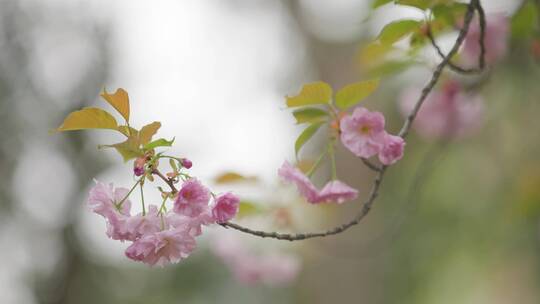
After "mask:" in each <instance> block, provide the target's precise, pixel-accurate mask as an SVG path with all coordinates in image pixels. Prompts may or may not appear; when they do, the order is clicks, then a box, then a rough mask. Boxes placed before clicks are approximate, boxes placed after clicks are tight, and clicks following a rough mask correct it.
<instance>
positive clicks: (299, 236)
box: [152, 0, 480, 241]
mask: <svg viewBox="0 0 540 304" xmlns="http://www.w3.org/2000/svg"><path fill="white" fill-rule="evenodd" d="M479 6H480V2H479V0H471V1H470V2H469V4H468V6H467V12H466V14H465V20H464V23H463V28H462V29H461V30H460V32H459V35H458V37H457V39H456V41H455V43H454V46H453V47H452V49H451V50H450V52H449V53H448V54H447V55H446V56H444V57H443V60H442V61H441V62H440V63H439V65H437V67H436V68H435V71H434V72H433V75H432V77H431V79H430V81H429V82H428V83H427V84H426V86H425V87H424V88H423V90H422V93H421V95H420V97H419V98H418V101H417V102H416V104H415V106H414V108H413V110H412V111H411V113H410V114H409V115H408V116H407V118H406V119H405V122H404V123H403V126H402V128H401V130H400V132H399V136H401V137H402V138H405V137H406V136H407V134H408V132H409V129H410V128H411V124H412V122H413V121H414V119H415V118H416V115H417V114H418V111H419V110H420V107H421V106H422V104H423V103H424V101H425V100H426V98H427V96H428V95H429V93H430V92H431V91H432V90H433V88H434V87H435V85H436V84H437V82H438V80H439V78H440V76H441V73H442V72H443V70H444V68H445V67H447V66H449V63H450V58H452V57H453V56H454V55H455V54H456V53H457V51H458V50H459V47H460V46H461V44H462V43H463V40H464V39H465V36H466V35H467V32H468V31H469V26H470V24H471V21H472V18H473V15H474V10H475V8H476V7H479ZM364 164H366V165H367V166H368V167H370V168H372V166H370V165H372V164H371V163H370V162H367V163H366V162H364ZM368 164H369V165H368ZM373 167H374V168H377V174H376V176H375V179H374V181H373V184H372V186H371V191H370V193H369V196H368V198H367V199H366V200H365V201H364V203H363V204H362V209H361V210H360V212H359V213H358V214H357V215H356V216H355V217H354V218H353V219H352V220H350V221H349V222H346V223H344V224H342V225H339V226H336V227H334V228H332V229H329V230H326V231H322V232H310V233H292V234H289V233H278V232H267V231H260V230H253V229H250V228H247V227H244V226H241V225H238V224H235V223H231V222H226V223H222V224H220V225H221V226H222V227H224V228H231V229H235V230H238V231H241V232H244V233H247V234H251V235H254V236H258V237H262V238H273V239H278V240H287V241H299V240H305V239H310V238H315V237H325V236H329V235H334V234H339V233H342V232H344V231H346V230H347V229H349V228H350V227H352V226H355V225H357V224H358V223H360V221H361V220H362V219H363V218H364V217H365V216H366V215H367V214H368V213H369V211H370V210H371V207H372V206H373V203H374V202H375V199H376V198H377V196H378V195H379V189H380V187H381V184H382V181H383V176H384V173H385V172H386V169H387V168H388V166H385V165H382V166H381V167H377V166H375V165H373ZM372 169H373V168H372ZM152 173H153V174H156V175H158V176H159V177H160V178H161V179H163V180H164V181H165V182H166V183H167V184H168V185H169V186H170V187H171V189H172V190H173V191H175V192H176V191H177V190H176V188H175V187H174V184H172V182H171V181H170V180H169V179H167V178H166V177H165V176H163V174H161V173H160V172H159V171H157V170H154V171H153V172H152Z"/></svg>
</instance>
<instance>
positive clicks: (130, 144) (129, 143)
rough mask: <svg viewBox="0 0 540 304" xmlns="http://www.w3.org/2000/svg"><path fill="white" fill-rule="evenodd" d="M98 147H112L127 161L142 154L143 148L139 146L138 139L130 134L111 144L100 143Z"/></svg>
mask: <svg viewBox="0 0 540 304" xmlns="http://www.w3.org/2000/svg"><path fill="white" fill-rule="evenodd" d="M99 148H100V149H101V148H114V149H116V151H118V153H120V155H122V158H123V159H124V161H128V160H130V159H133V158H137V157H139V156H142V155H144V152H143V150H142V149H141V148H140V145H139V141H138V139H137V137H136V136H131V137H128V139H126V141H123V142H121V143H117V144H113V145H100V146H99Z"/></svg>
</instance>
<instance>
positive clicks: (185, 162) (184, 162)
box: [182, 158, 193, 169]
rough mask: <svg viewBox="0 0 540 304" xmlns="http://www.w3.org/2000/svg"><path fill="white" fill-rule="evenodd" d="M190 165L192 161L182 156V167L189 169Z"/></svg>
mask: <svg viewBox="0 0 540 304" xmlns="http://www.w3.org/2000/svg"><path fill="white" fill-rule="evenodd" d="M191 166H193V163H192V162H191V161H190V160H189V159H187V158H182V167H184V168H186V169H189V168H191Z"/></svg>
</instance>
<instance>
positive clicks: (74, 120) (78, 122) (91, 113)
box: [56, 108, 118, 132]
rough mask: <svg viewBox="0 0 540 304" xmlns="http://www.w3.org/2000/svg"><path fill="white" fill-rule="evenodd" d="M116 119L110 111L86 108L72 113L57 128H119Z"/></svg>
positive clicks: (65, 129) (58, 129)
mask: <svg viewBox="0 0 540 304" xmlns="http://www.w3.org/2000/svg"><path fill="white" fill-rule="evenodd" d="M117 128H118V124H117V123H116V119H114V117H113V116H112V115H111V114H109V112H107V111H105V110H102V109H98V108H84V109H82V110H79V111H75V112H72V113H70V114H69V115H68V116H67V117H66V119H65V120H64V122H63V123H62V125H61V126H60V127H58V128H57V129H56V131H57V132H61V131H75V130H85V129H111V130H117Z"/></svg>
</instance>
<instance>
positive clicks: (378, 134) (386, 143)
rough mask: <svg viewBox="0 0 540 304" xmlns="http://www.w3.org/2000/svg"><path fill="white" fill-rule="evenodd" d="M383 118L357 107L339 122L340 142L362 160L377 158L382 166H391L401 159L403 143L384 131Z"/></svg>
mask: <svg viewBox="0 0 540 304" xmlns="http://www.w3.org/2000/svg"><path fill="white" fill-rule="evenodd" d="M384 123H385V122H384V116H383V115H382V113H380V112H370V111H369V110H367V109H366V108H362V107H358V108H356V109H354V111H353V113H352V114H350V115H345V116H344V117H343V118H341V120H340V124H339V127H340V131H341V142H342V143H343V145H344V146H345V147H346V148H347V149H349V151H351V152H352V153H353V154H354V155H356V156H358V157H362V158H369V157H372V156H374V155H378V156H379V161H380V162H381V163H382V164H384V165H392V164H394V163H396V162H397V161H398V160H400V159H401V158H402V157H403V149H404V147H405V141H404V140H403V138H401V137H399V136H395V135H391V134H389V133H387V132H386V131H385V130H384Z"/></svg>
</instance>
